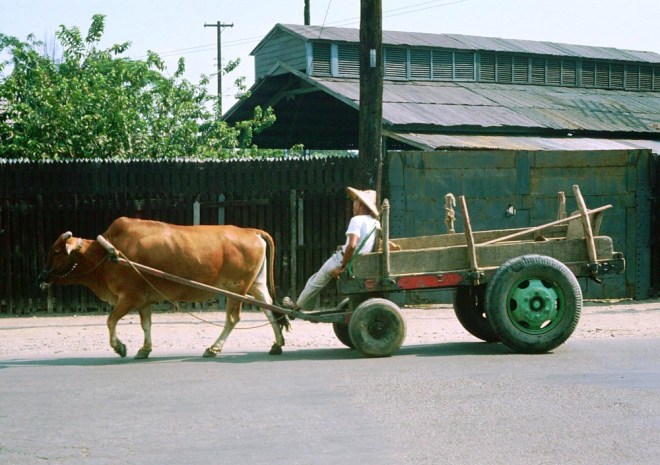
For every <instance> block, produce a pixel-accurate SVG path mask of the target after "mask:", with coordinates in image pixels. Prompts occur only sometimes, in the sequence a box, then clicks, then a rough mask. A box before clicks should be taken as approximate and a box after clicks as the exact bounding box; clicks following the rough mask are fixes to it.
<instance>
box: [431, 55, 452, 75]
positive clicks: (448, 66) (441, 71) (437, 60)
mask: <svg viewBox="0 0 660 465" xmlns="http://www.w3.org/2000/svg"><path fill="white" fill-rule="evenodd" d="M452 68H453V60H452V53H451V52H438V51H434V52H433V79H440V80H450V79H453V77H454V74H453V69H452Z"/></svg>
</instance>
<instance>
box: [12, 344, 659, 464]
mask: <svg viewBox="0 0 660 465" xmlns="http://www.w3.org/2000/svg"><path fill="white" fill-rule="evenodd" d="M659 353H660V338H657V337H656V338H654V337H652V338H643V339H641V338H640V339H635V338H627V339H617V338H612V339H604V338H603V339H570V340H569V341H568V343H567V344H565V345H563V346H561V347H560V348H559V349H557V350H556V351H555V353H552V354H545V355H534V356H531V355H520V354H515V353H513V352H511V351H510V350H509V349H507V348H506V347H503V346H502V345H491V344H485V343H479V342H444V343H440V344H433V345H423V344H422V345H408V346H405V347H403V348H402V349H401V350H400V351H399V352H398V353H397V354H396V355H395V356H394V357H391V358H386V359H365V358H362V357H360V356H359V355H358V354H357V353H356V352H355V351H351V350H348V349H339V348H326V349H311V350H310V349H294V350H288V351H287V352H285V354H284V355H283V356H281V357H279V358H277V357H275V358H274V357H269V356H268V355H266V354H265V353H264V350H247V351H243V350H235V351H233V352H232V351H231V350H229V351H227V352H225V353H224V354H223V355H222V356H221V357H220V358H218V359H212V360H208V359H202V358H201V357H199V355H198V351H194V352H193V351H190V353H189V354H188V353H185V354H184V355H172V354H165V355H160V356H158V355H153V358H152V359H150V360H147V361H134V360H131V359H123V360H122V359H119V358H116V357H114V356H112V355H109V354H108V353H102V354H93V355H88V356H77V355H76V356H69V357H66V356H65V357H60V358H56V357H57V355H53V356H51V357H48V358H44V357H41V358H38V357H37V358H29V359H18V358H4V357H2V356H1V355H0V463H2V464H12V465H27V464H30V465H31V464H67V465H69V464H94V465H105V464H120V465H125V464H147V465H148V464H158V465H166V464H232V465H237V464H268V465H272V464H310V465H312V464H313V465H323V464H337V463H342V464H360V465H370V464H379V465H384V464H415V465H418V464H433V465H437V464H445V463H446V464H452V465H460V464H466V465H475V464H480V465H483V464H504V463H506V464H507V465H517V464H524V465H530V464H562V465H570V464H594V465H596V464H598V465H600V464H610V463H612V464H618V465H621V464H631V465H632V464H635V465H646V464H648V465H651V464H654V465H655V464H656V463H657V458H658V457H660V441H659V440H658V438H659V437H660V361H659V360H660V357H659V356H658V354H659Z"/></svg>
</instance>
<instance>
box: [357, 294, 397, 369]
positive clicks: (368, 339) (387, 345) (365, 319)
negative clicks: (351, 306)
mask: <svg viewBox="0 0 660 465" xmlns="http://www.w3.org/2000/svg"><path fill="white" fill-rule="evenodd" d="M348 333H349V335H350V338H351V341H352V342H353V344H354V345H355V348H356V349H357V350H359V351H360V352H361V353H362V354H363V355H366V356H367V357H389V356H390V355H392V354H393V353H394V352H396V351H397V350H398V349H399V347H401V344H403V341H404V339H405V338H406V322H405V320H404V319H403V316H401V312H400V311H399V307H397V306H396V304H394V303H392V302H390V301H389V300H386V299H368V300H366V301H364V302H362V303H361V304H360V305H359V306H358V307H357V308H356V309H355V311H354V312H353V315H352V316H351V321H350V322H349V323H348Z"/></svg>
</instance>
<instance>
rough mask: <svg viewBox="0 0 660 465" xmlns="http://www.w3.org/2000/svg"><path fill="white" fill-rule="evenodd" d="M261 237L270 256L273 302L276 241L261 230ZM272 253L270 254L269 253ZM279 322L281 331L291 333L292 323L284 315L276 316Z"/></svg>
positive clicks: (270, 287)
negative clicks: (284, 330)
mask: <svg viewBox="0 0 660 465" xmlns="http://www.w3.org/2000/svg"><path fill="white" fill-rule="evenodd" d="M259 236H260V237H261V238H262V239H263V240H265V241H266V244H267V247H266V254H267V256H268V273H267V274H268V292H270V295H271V297H272V298H273V300H274V299H275V241H273V238H272V237H271V235H270V234H268V233H267V232H266V231H263V230H259ZM269 251H270V252H269ZM276 317H277V322H278V324H279V325H280V328H281V329H286V330H287V331H289V329H291V323H290V322H289V318H287V316H286V315H284V314H278V315H276Z"/></svg>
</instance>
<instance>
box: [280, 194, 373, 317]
mask: <svg viewBox="0 0 660 465" xmlns="http://www.w3.org/2000/svg"><path fill="white" fill-rule="evenodd" d="M346 190H347V191H348V195H349V197H350V198H351V199H353V217H352V218H351V221H350V222H349V223H348V228H347V229H346V243H345V244H344V245H342V246H341V247H339V248H338V249H337V251H336V252H335V253H334V254H332V255H331V256H330V258H328V259H327V260H326V262H325V263H324V264H323V266H321V268H320V269H319V270H318V271H317V272H316V273H314V274H313V275H312V276H311V277H310V278H309V279H308V280H307V284H305V288H304V289H303V290H302V292H301V293H300V295H299V296H298V300H296V302H293V300H292V299H291V298H290V297H285V298H284V301H283V306H285V307H289V308H292V309H302V310H313V309H314V308H315V304H316V300H317V298H318V296H319V294H320V293H321V291H322V290H323V288H324V287H325V286H327V285H328V283H329V282H330V281H331V280H332V279H333V278H334V279H338V278H339V275H340V274H341V273H342V272H343V271H344V269H346V266H347V265H348V264H349V263H350V261H351V258H352V257H353V255H355V254H364V253H368V252H371V251H373V248H374V243H375V241H376V229H380V222H379V221H378V207H376V191H373V190H358V189H354V188H352V187H348V188H347V189H346Z"/></svg>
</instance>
